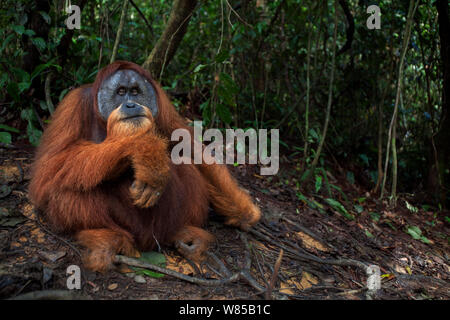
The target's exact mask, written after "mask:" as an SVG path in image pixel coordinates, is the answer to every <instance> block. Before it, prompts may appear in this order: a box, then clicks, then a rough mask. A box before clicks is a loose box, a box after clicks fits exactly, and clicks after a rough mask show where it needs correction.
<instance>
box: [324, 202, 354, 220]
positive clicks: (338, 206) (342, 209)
mask: <svg viewBox="0 0 450 320" xmlns="http://www.w3.org/2000/svg"><path fill="white" fill-rule="evenodd" d="M325 201H326V202H327V203H328V204H329V205H330V206H332V207H333V208H334V209H335V210H336V211H338V212H339V213H340V214H342V215H343V216H344V217H345V218H347V219H349V220H355V217H354V216H353V215H351V214H350V213H348V211H347V209H345V207H344V206H343V205H342V204H341V203H340V202H339V201H337V200H334V199H331V198H327V199H325Z"/></svg>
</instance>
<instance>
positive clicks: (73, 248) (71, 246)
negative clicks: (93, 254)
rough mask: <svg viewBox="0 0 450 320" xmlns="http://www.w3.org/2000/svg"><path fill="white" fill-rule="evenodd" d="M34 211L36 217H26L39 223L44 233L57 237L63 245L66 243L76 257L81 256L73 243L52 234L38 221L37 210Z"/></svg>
mask: <svg viewBox="0 0 450 320" xmlns="http://www.w3.org/2000/svg"><path fill="white" fill-rule="evenodd" d="M34 212H35V213H36V219H31V218H28V217H27V218H28V219H29V220H31V221H33V222H35V223H37V224H38V225H39V227H40V228H42V230H44V231H45V232H46V233H48V234H49V235H51V236H52V237H54V238H55V239H58V240H59V241H61V242H63V243H64V244H65V245H67V246H68V247H70V248H71V249H72V250H73V251H74V252H75V253H76V254H77V255H78V257H80V258H81V253H80V251H79V250H78V249H77V248H75V246H74V245H73V244H71V243H70V242H69V241H67V240H65V239H63V238H61V237H59V236H57V235H56V234H54V233H53V232H51V231H50V230H48V229H47V228H46V227H45V226H44V225H43V224H42V223H41V221H39V212H38V211H37V210H35V211H34Z"/></svg>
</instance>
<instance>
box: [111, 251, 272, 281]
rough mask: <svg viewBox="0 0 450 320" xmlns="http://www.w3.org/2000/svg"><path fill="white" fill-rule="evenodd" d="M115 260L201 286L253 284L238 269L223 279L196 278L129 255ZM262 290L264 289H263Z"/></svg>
mask: <svg viewBox="0 0 450 320" xmlns="http://www.w3.org/2000/svg"><path fill="white" fill-rule="evenodd" d="M114 261H115V262H118V263H125V264H127V265H129V266H132V267H139V268H145V269H149V270H152V271H156V272H159V273H163V274H166V275H168V276H172V277H174V278H177V279H180V280H183V281H186V282H189V283H194V284H198V285H203V286H213V287H217V286H221V285H224V284H227V283H232V282H236V281H238V280H247V282H248V283H249V284H250V285H251V286H254V283H253V282H252V279H251V277H249V275H248V274H247V272H246V271H245V270H244V271H240V272H237V273H234V274H233V275H232V276H231V277H227V278H224V279H211V280H208V279H202V278H197V277H191V276H187V275H185V274H183V273H180V272H177V271H173V270H170V269H167V268H162V267H158V266H156V265H153V264H150V263H147V262H143V261H140V260H137V259H134V258H129V257H125V256H121V255H116V256H115V258H114ZM263 290H264V289H263Z"/></svg>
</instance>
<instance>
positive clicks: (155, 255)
mask: <svg viewBox="0 0 450 320" xmlns="http://www.w3.org/2000/svg"><path fill="white" fill-rule="evenodd" d="M139 260H141V261H143V262H147V263H150V264H154V265H155V266H158V267H162V268H165V267H166V257H165V256H164V255H163V254H162V253H159V252H154V251H151V252H142V253H141V256H140V257H139ZM131 269H132V270H134V271H135V273H136V274H138V275H146V276H149V277H152V278H162V277H164V275H163V274H161V273H158V272H154V271H151V270H148V269H144V268H137V267H131Z"/></svg>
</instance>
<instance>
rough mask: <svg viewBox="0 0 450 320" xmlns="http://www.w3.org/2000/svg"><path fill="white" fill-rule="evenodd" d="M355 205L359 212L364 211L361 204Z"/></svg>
mask: <svg viewBox="0 0 450 320" xmlns="http://www.w3.org/2000/svg"><path fill="white" fill-rule="evenodd" d="M353 207H354V208H355V210H356V212H358V213H361V212H363V211H364V207H363V206H361V205H359V204H355V205H354V206H353Z"/></svg>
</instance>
